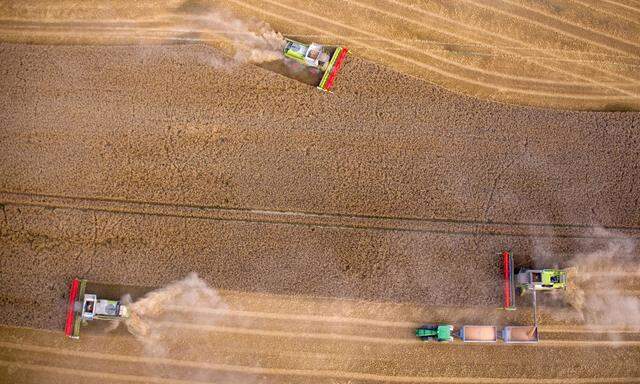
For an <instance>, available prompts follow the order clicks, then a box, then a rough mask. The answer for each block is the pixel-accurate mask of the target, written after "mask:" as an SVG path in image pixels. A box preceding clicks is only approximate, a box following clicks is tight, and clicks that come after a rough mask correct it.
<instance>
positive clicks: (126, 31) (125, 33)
mask: <svg viewBox="0 0 640 384" xmlns="http://www.w3.org/2000/svg"><path fill="white" fill-rule="evenodd" d="M154 23H156V22H154ZM43 25H47V26H48V25H50V23H44V24H43ZM13 28H17V29H18V30H20V29H27V30H33V31H35V30H37V29H38V26H37V25H34V26H31V27H13ZM87 30H90V28H87V27H86V26H83V29H82V30H81V31H76V32H73V31H58V32H57V33H61V34H64V35H66V36H67V37H68V38H71V37H82V36H86V35H87V33H86V31H87ZM142 30H145V31H148V32H150V33H152V35H148V36H144V35H141V34H140V33H138V32H140V31H141V28H131V27H130V28H126V27H123V28H109V29H101V30H96V32H98V31H101V32H103V35H102V36H101V38H107V36H105V35H104V33H105V32H112V33H114V34H113V36H114V37H116V36H120V37H122V38H126V37H130V38H135V39H143V40H144V39H149V40H156V41H163V40H175V41H191V42H214V41H215V42H218V41H217V40H213V39H211V40H207V39H203V38H181V37H175V36H154V35H153V34H154V33H155V34H157V33H158V32H165V33H174V34H177V33H183V34H184V33H213V34H220V35H222V34H225V35H233V33H225V32H223V31H210V30H205V29H194V28H190V29H185V30H170V29H157V30H153V29H149V28H143V29H142ZM437 30H441V29H437ZM360 31H362V30H360ZM11 32H12V29H11V28H9V29H7V28H6V27H5V29H4V30H3V29H2V24H1V21H0V33H5V34H10V33H11ZM115 32H121V33H120V34H118V33H115ZM133 32H136V33H135V35H133V36H132V35H131V33H133ZM360 33H364V32H360ZM286 35H288V36H292V37H294V36H310V35H294V34H291V35H290V34H286ZM454 35H455V36H458V35H456V34H454ZM134 36H135V37H134ZM314 36H317V35H314ZM375 36H379V38H365V39H362V38H358V37H352V36H349V37H347V36H344V37H346V38H349V39H352V40H354V41H356V42H370V41H378V40H380V38H382V36H381V35H375ZM458 37H459V36H458ZM382 40H384V41H387V42H389V41H388V39H385V38H382ZM467 40H468V39H467ZM470 41H475V40H470ZM391 43H392V45H391V46H394V47H395V46H397V44H396V43H394V42H391ZM357 44H360V43H357ZM403 46H404V47H408V46H410V45H408V44H403ZM482 46H483V47H485V48H497V49H499V50H501V51H505V50H503V49H502V48H500V47H499V46H495V45H494V46H492V45H488V44H482ZM378 48H379V49H383V50H388V49H389V47H384V46H382V47H380V46H378ZM398 49H403V48H398ZM414 50H415V51H416V52H423V53H427V52H431V51H433V52H435V51H434V50H428V49H423V48H414ZM505 52H506V51H505ZM511 55H513V54H511ZM515 55H516V56H518V57H520V58H523V59H524V56H522V55H519V54H515ZM432 57H436V56H432ZM437 58H438V59H439V60H443V61H445V62H448V63H450V64H453V65H460V64H456V62H454V61H450V60H446V59H445V58H443V57H442V56H439V55H438V56H437ZM531 63H533V64H535V65H541V66H543V67H545V68H546V69H549V70H552V71H555V72H561V73H563V74H565V75H569V76H570V77H576V78H579V79H582V80H585V81H584V82H575V81H556V80H546V79H540V78H535V77H527V76H518V75H509V74H502V73H500V72H496V71H489V70H483V69H481V68H476V67H472V66H465V65H463V66H464V68H465V69H467V70H471V71H476V72H479V73H484V74H486V75H489V76H497V77H502V78H505V79H512V80H518V81H524V82H531V83H538V84H550V85H563V86H590V85H592V84H595V85H597V86H598V87H600V88H607V89H611V90H614V91H616V92H620V93H622V94H624V95H627V96H628V97H631V98H634V97H638V95H639V94H638V93H634V92H631V91H628V90H626V89H624V88H620V86H625V85H627V86H629V87H632V89H633V87H637V84H640V82H636V83H635V84H636V85H629V81H632V82H633V81H634V79H629V78H623V79H624V80H625V82H622V83H616V82H601V81H595V80H593V79H591V78H588V77H584V76H579V75H576V74H575V73H572V72H568V71H564V70H561V69H558V68H555V67H548V66H545V65H544V64H542V63H540V62H534V61H531ZM451 73H453V72H451ZM484 84H485V85H490V84H493V83H489V82H487V83H484ZM596 96H597V97H603V98H605V99H607V98H610V97H616V98H617V96H612V95H606V94H602V95H599V94H596V95H595V96H593V95H592V97H596Z"/></svg>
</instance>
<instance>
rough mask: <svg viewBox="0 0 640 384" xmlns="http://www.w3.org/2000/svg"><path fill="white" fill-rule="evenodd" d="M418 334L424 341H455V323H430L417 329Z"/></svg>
mask: <svg viewBox="0 0 640 384" xmlns="http://www.w3.org/2000/svg"><path fill="white" fill-rule="evenodd" d="M416 336H417V337H418V338H419V339H420V340H422V341H439V342H445V343H448V342H451V341H453V325H448V324H441V325H438V324H430V325H425V326H422V327H420V328H418V329H416Z"/></svg>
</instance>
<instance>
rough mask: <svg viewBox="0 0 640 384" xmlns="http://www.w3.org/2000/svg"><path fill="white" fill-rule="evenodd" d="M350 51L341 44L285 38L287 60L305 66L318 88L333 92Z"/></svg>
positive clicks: (284, 49)
mask: <svg viewBox="0 0 640 384" xmlns="http://www.w3.org/2000/svg"><path fill="white" fill-rule="evenodd" d="M348 52H349V50H348V49H347V48H345V47H341V46H331V45H321V44H316V43H311V44H304V43H301V42H298V41H295V40H291V39H285V45H284V48H283V54H284V57H285V61H289V62H290V63H292V64H293V65H296V64H297V65H300V66H304V68H305V70H306V72H308V73H307V74H308V75H309V76H310V77H312V78H314V81H313V83H316V84H315V85H316V86H317V88H318V89H320V90H323V91H325V92H331V89H332V88H333V84H334V82H335V79H336V76H337V75H338V72H339V71H340V69H341V68H342V63H343V62H344V59H345V57H346V56H347V53H348Z"/></svg>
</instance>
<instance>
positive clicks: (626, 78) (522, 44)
mask: <svg viewBox="0 0 640 384" xmlns="http://www.w3.org/2000/svg"><path fill="white" fill-rule="evenodd" d="M345 1H354V0H345ZM383 1H386V2H388V3H392V4H394V5H397V6H401V7H404V8H407V9H410V10H411V11H412V12H418V13H420V14H423V15H425V16H428V17H432V18H437V19H439V20H443V21H444V22H447V23H451V24H453V25H454V26H455V28H456V29H460V28H462V29H469V30H471V31H473V33H475V34H476V35H475V36H474V37H473V38H472V39H471V40H474V41H478V42H479V41H480V40H479V39H478V37H477V34H484V35H488V36H491V37H492V38H497V39H499V40H503V41H508V42H510V43H511V44H515V45H517V46H519V47H526V48H533V46H531V45H530V44H527V43H526V42H525V41H522V40H518V39H514V38H511V37H509V36H505V35H499V34H497V33H494V32H491V31H488V30H485V29H482V28H478V27H475V26H473V25H465V24H464V23H461V22H458V21H457V20H454V19H451V18H448V17H446V16H442V15H439V14H437V13H433V12H429V11H426V10H424V9H422V8H419V7H415V6H413V5H409V4H405V3H404V2H402V1H398V0H383ZM374 9H376V10H377V11H378V12H383V13H385V14H387V15H389V16H392V17H400V18H402V19H405V20H407V21H411V22H412V23H417V24H419V25H421V26H423V27H427V28H432V29H435V30H440V31H443V32H444V31H445V30H443V29H441V28H440V29H438V28H437V27H434V26H430V25H427V24H425V23H424V22H420V21H417V20H414V19H412V18H411V19H410V18H406V17H403V16H401V15H400V14H397V13H395V12H390V11H384V10H381V9H377V8H374ZM453 35H456V33H455V32H454V33H453ZM457 37H458V38H460V39H463V40H469V39H468V38H465V37H464V36H463V35H461V34H459V33H458V34H457ZM483 46H486V47H494V48H497V49H499V50H502V51H505V52H508V53H509V54H514V53H513V48H510V49H504V48H508V47H503V46H500V45H495V44H491V43H483ZM536 50H538V51H540V50H539V48H538V49H536ZM541 52H543V53H547V55H548V56H550V57H551V58H555V59H559V58H562V57H563V55H556V54H553V52H554V50H553V49H542V50H541ZM515 55H516V56H518V57H520V58H523V59H525V60H526V59H527V58H526V57H524V56H522V55H519V54H517V53H515ZM624 57H629V58H634V59H635V58H636V56H627V55H625V56H624ZM542 58H545V57H542ZM546 58H548V57H546ZM526 61H527V60H526ZM529 62H531V63H533V64H536V65H541V66H543V67H545V68H547V69H552V70H553V71H555V72H559V73H563V74H568V73H569V72H567V71H565V70H563V69H559V68H555V67H548V66H544V65H543V64H542V63H541V62H540V61H539V60H538V61H529ZM585 66H586V67H587V68H589V69H590V70H594V71H598V72H601V73H606V74H607V75H609V76H613V77H617V78H619V79H623V80H624V81H626V82H627V83H628V82H632V83H633V84H640V79H637V78H633V77H629V76H623V75H620V74H618V73H615V72H611V71H608V70H606V69H602V68H596V67H593V66H590V65H585ZM570 75H571V77H576V78H580V79H582V80H587V82H590V83H592V84H596V85H598V86H601V87H603V86H604V87H605V88H611V85H616V84H608V83H605V82H596V81H594V80H593V79H590V78H587V77H584V76H579V75H577V74H575V73H570ZM612 89H615V88H612ZM615 90H617V89H615ZM618 91H619V90H618ZM623 91H624V90H623Z"/></svg>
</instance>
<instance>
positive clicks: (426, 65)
mask: <svg viewBox="0 0 640 384" xmlns="http://www.w3.org/2000/svg"><path fill="white" fill-rule="evenodd" d="M230 1H231V2H233V3H235V4H237V5H239V6H241V7H244V8H247V9H250V10H252V11H254V12H258V13H263V14H266V15H268V16H270V17H272V18H275V19H280V20H284V21H287V22H289V23H291V24H295V25H298V26H300V27H303V28H307V29H312V30H314V31H317V32H322V31H326V29H322V28H319V27H316V26H314V25H310V24H308V23H301V22H297V21H293V20H291V19H290V18H286V17H283V16H281V15H280V14H276V13H273V12H270V11H266V10H264V9H260V8H258V7H255V6H253V5H251V4H249V3H247V2H244V1H240V0H230ZM266 1H267V2H269V3H270V4H272V5H274V6H276V7H279V8H282V9H286V10H288V11H289V12H293V11H296V12H300V13H302V14H303V15H305V16H308V17H310V18H316V19H317V18H318V17H317V16H316V15H314V14H312V13H309V12H306V11H300V10H296V9H295V8H293V7H290V6H288V5H286V4H282V3H277V2H273V1H271V0H266ZM323 22H325V23H329V24H333V25H336V26H338V27H339V28H341V29H346V30H353V31H355V32H357V33H361V34H363V35H366V36H368V37H369V38H379V39H382V40H383V41H384V42H386V43H389V44H395V45H397V46H399V47H402V48H404V49H408V50H412V51H415V52H417V53H422V54H426V52H423V51H420V50H418V49H416V48H415V47H413V46H412V45H408V44H404V43H399V42H396V41H394V40H391V39H388V38H385V37H383V36H382V35H377V34H372V33H370V32H367V31H365V30H362V29H359V28H355V27H351V26H349V25H346V24H343V23H340V22H337V21H327V20H323ZM327 33H328V34H330V35H331V36H333V37H335V38H338V39H340V38H342V40H349V41H351V42H352V43H356V44H357V45H359V46H362V47H364V48H367V49H369V50H373V51H376V52H378V53H379V54H382V55H386V56H388V57H393V58H394V59H396V60H399V61H402V62H405V63H411V64H413V65H417V66H419V67H421V68H424V69H426V70H430V71H432V72H435V73H438V74H440V75H442V76H445V77H450V78H451V79H454V80H458V81H462V82H466V83H468V84H474V85H477V86H480V87H487V88H493V89H496V90H500V91H504V92H513V93H516V94H526V95H537V96H546V97H560V98H575V99H592V100H593V99H602V100H609V99H610V100H614V99H617V100H620V99H630V100H633V99H637V98H638V96H637V95H635V94H631V95H624V96H598V95H584V94H569V93H549V92H546V91H531V90H526V89H521V88H513V87H509V86H498V85H495V84H493V83H488V82H484V81H481V80H477V79H475V78H470V77H465V76H461V75H458V74H456V73H452V72H449V71H447V70H443V69H441V68H440V67H438V66H435V65H432V64H429V63H426V62H423V61H420V60H415V59H413V58H409V57H406V56H402V55H398V54H395V53H392V52H388V51H385V50H383V49H380V48H379V47H377V46H373V45H369V44H364V43H358V41H357V40H354V39H353V38H345V37H343V34H338V33H334V32H331V31H327ZM426 55H427V56H429V57H431V58H433V59H435V60H439V61H441V62H446V63H448V64H452V65H455V66H463V67H464V65H461V64H459V63H455V62H453V61H451V60H447V59H443V58H439V57H437V56H434V55H429V54H426Z"/></svg>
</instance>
